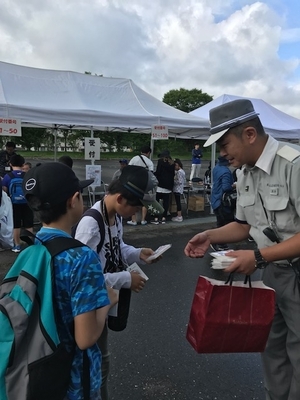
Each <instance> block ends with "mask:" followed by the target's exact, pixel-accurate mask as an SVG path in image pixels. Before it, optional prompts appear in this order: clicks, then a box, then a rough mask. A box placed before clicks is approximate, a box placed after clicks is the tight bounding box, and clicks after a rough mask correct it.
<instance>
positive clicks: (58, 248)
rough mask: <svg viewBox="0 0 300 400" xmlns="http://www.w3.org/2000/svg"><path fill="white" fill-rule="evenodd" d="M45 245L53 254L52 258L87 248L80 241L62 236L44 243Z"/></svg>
mask: <svg viewBox="0 0 300 400" xmlns="http://www.w3.org/2000/svg"><path fill="white" fill-rule="evenodd" d="M43 245H44V246H45V247H46V248H47V250H48V251H49V253H50V254H51V257H55V256H57V254H59V253H62V252H63V251H65V250H68V249H73V248H75V247H82V246H85V244H83V243H81V242H80V241H79V240H76V239H74V238H69V237H62V236H60V237H55V238H53V239H51V240H49V241H47V242H43Z"/></svg>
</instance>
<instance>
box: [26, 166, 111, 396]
mask: <svg viewBox="0 0 300 400" xmlns="http://www.w3.org/2000/svg"><path fill="white" fill-rule="evenodd" d="M92 182H93V181H92V180H88V181H82V182H80V181H79V180H78V179H77V177H76V175H75V174H74V172H73V171H72V169H71V168H69V167H68V166H66V165H64V164H61V163H58V162H51V163H45V164H40V165H38V166H36V167H34V168H32V169H30V170H29V171H28V172H27V173H26V175H25V177H24V181H23V188H24V194H25V197H26V199H27V201H28V204H29V205H30V207H31V208H32V209H33V210H34V211H36V212H38V214H39V219H40V221H42V223H43V227H42V228H41V230H40V231H39V232H38V233H37V237H38V238H39V239H40V240H42V241H43V242H47V241H48V240H51V239H52V238H54V237H62V238H63V237H71V228H72V226H73V225H75V224H76V223H77V221H78V220H79V218H80V217H81V215H82V212H83V200H82V195H81V192H82V190H83V188H85V187H86V186H88V185H90V184H91V183H92ZM54 267H55V268H54V271H55V274H54V280H55V284H54V288H55V289H54V300H55V303H56V304H57V320H58V321H59V324H58V330H59V337H60V340H61V341H62V342H63V343H64V344H65V346H66V347H67V348H68V349H69V350H70V351H71V350H72V349H73V347H74V344H76V346H75V356H74V360H73V363H72V370H71V381H70V385H69V388H68V392H67V395H66V399H82V398H83V388H82V375H83V374H82V357H83V355H82V350H85V349H86V350H87V355H88V358H89V361H90V397H89V398H91V399H97V400H100V395H99V390H100V384H101V375H100V364H101V353H100V351H99V349H98V346H97V344H96V341H97V339H98V338H99V336H100V335H101V333H102V330H103V327H104V325H105V319H106V315H107V312H108V310H109V308H110V307H111V306H112V305H115V304H116V303H117V300H118V296H117V294H116V292H115V291H114V290H113V289H111V288H109V287H108V288H106V285H105V281H104V278H103V274H102V269H101V265H100V263H99V258H98V257H97V255H96V254H95V252H94V251H92V250H91V249H90V248H89V247H87V246H85V245H82V247H77V248H74V249H69V250H66V251H63V252H62V253H60V254H59V255H57V256H56V257H55V261H54Z"/></svg>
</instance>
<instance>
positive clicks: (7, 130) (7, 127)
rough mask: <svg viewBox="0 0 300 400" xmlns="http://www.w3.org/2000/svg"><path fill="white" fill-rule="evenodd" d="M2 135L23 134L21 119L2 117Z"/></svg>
mask: <svg viewBox="0 0 300 400" xmlns="http://www.w3.org/2000/svg"><path fill="white" fill-rule="evenodd" d="M0 136H13V137H14V136H22V131H21V120H20V119H16V118H1V117H0Z"/></svg>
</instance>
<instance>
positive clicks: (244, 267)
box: [224, 250, 256, 275]
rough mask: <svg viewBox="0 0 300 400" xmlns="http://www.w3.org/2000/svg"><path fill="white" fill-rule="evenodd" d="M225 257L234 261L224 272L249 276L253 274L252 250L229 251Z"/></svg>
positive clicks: (253, 259)
mask: <svg viewBox="0 0 300 400" xmlns="http://www.w3.org/2000/svg"><path fill="white" fill-rule="evenodd" d="M226 256H228V257H233V258H235V260H234V261H233V262H232V264H230V266H229V267H227V268H225V269H224V272H239V273H241V274H245V275H251V274H253V272H255V270H256V268H255V257H254V251H253V250H237V251H229V252H228V253H226Z"/></svg>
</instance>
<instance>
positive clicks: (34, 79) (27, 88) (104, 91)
mask: <svg viewBox="0 0 300 400" xmlns="http://www.w3.org/2000/svg"><path fill="white" fill-rule="evenodd" d="M0 117H4V118H18V119H20V120H21V123H22V126H36V127H38V126H40V127H61V128H66V127H68V128H72V129H84V128H85V129H89V128H90V129H93V130H95V129H100V130H118V131H129V130H130V131H132V130H136V131H138V132H147V133H150V132H151V126H152V125H155V124H159V125H166V126H168V128H169V134H170V135H171V136H177V135H178V136H179V137H182V138H191V137H200V136H201V135H203V134H207V132H208V129H209V121H208V119H201V118H199V117H196V116H193V115H191V114H187V113H185V112H182V111H179V110H176V109H175V108H173V107H170V106H169V105H167V104H165V103H163V102H161V101H160V100H158V99H156V98H155V97H153V96H151V95H150V94H148V93H146V92H145V91H144V90H142V89H141V88H139V87H138V86H137V85H136V84H135V83H134V82H133V81H131V80H130V79H122V78H104V77H101V76H93V75H89V74H82V73H77V72H69V71H56V70H46V69H38V68H31V67H24V66H19V65H14V64H8V63H4V62H0Z"/></svg>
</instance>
